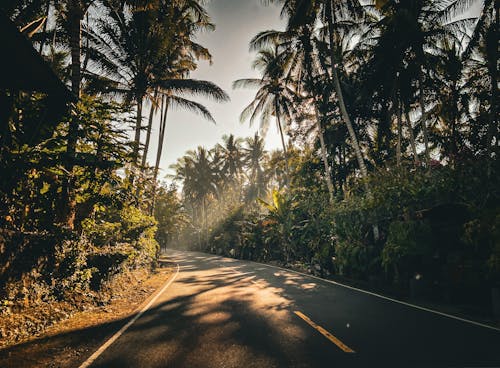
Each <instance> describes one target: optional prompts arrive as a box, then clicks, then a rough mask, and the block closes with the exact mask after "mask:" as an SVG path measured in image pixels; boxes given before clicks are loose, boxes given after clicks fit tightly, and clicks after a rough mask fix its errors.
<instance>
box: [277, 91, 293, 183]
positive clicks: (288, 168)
mask: <svg viewBox="0 0 500 368" xmlns="http://www.w3.org/2000/svg"><path fill="white" fill-rule="evenodd" d="M275 110H276V123H277V124H278V128H279V131H280V137H281V145H282V146H283V154H284V155H285V170H286V183H287V185H289V184H290V167H289V165H288V150H287V148H286V144H285V138H284V136H283V127H282V126H281V117H280V110H279V103H278V101H277V100H275Z"/></svg>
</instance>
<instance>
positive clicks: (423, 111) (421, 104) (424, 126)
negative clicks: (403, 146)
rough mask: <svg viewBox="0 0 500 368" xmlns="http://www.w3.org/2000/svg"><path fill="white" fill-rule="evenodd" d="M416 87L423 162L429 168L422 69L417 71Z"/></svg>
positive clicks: (429, 158) (429, 159) (429, 157)
mask: <svg viewBox="0 0 500 368" xmlns="http://www.w3.org/2000/svg"><path fill="white" fill-rule="evenodd" d="M418 88H419V90H420V96H419V98H420V111H421V113H422V117H421V119H420V124H421V125H422V134H423V136H424V147H425V164H426V166H427V169H428V170H430V162H431V156H430V152H429V135H428V131H427V124H426V121H427V119H426V115H427V114H426V113H425V103H424V83H423V78H422V71H420V73H419V79H418Z"/></svg>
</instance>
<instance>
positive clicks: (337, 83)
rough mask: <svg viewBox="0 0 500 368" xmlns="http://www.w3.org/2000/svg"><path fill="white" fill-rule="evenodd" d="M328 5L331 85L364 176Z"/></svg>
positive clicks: (364, 169)
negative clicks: (338, 66)
mask: <svg viewBox="0 0 500 368" xmlns="http://www.w3.org/2000/svg"><path fill="white" fill-rule="evenodd" d="M327 5H328V16H327V18H328V36H329V42H330V63H331V64H332V77H333V85H334V89H335V94H336V95H337V100H338V102H339V108H340V113H341V115H342V120H344V123H345V124H346V126H347V131H348V132H349V137H350V139H351V145H352V148H353V149H354V153H355V154H356V159H357V161H358V165H359V169H360V170H361V175H362V176H363V178H366V177H367V176H368V171H367V170H366V165H365V161H364V159H363V155H362V154H361V149H360V148H359V142H358V139H357V137H356V133H355V132H354V128H353V125H352V122H351V118H350V117H349V114H348V112H347V108H346V106H345V101H344V94H343V93H342V88H341V86H340V80H339V75H338V71H337V67H336V65H337V62H336V60H335V50H334V49H333V45H334V39H333V35H334V30H333V18H334V11H333V7H332V4H331V0H329V1H328V2H327ZM365 186H366V188H367V189H368V184H367V183H366V181H365Z"/></svg>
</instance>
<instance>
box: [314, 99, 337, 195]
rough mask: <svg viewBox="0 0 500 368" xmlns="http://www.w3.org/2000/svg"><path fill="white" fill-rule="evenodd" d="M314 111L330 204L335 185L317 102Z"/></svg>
mask: <svg viewBox="0 0 500 368" xmlns="http://www.w3.org/2000/svg"><path fill="white" fill-rule="evenodd" d="M314 109H315V114H316V119H315V120H316V127H317V129H318V138H319V143H320V146H321V158H322V160H323V164H324V166H325V177H326V179H325V180H326V186H327V188H328V194H329V197H330V202H333V183H332V173H331V171H330V165H329V164H328V156H327V151H326V145H325V137H324V135H323V127H322V126H321V119H320V115H319V111H318V106H317V104H316V102H315V103H314Z"/></svg>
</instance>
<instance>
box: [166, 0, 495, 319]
mask: <svg viewBox="0 0 500 368" xmlns="http://www.w3.org/2000/svg"><path fill="white" fill-rule="evenodd" d="M275 3H279V4H281V6H282V12H281V14H282V16H283V17H284V18H285V19H286V21H287V26H286V29H285V30H284V31H277V30H263V31H262V32H261V33H259V34H258V35H256V36H255V37H254V38H253V40H252V41H251V43H250V48H251V50H252V51H254V52H255V53H256V54H255V61H254V63H253V66H254V67H255V69H256V70H258V71H259V73H260V75H261V77H260V78H252V79H241V80H238V81H235V83H234V87H235V88H242V87H250V88H252V87H253V88H255V90H256V95H255V99H254V100H253V101H251V102H250V104H249V106H248V107H247V108H246V109H245V110H244V111H243V112H242V115H241V121H242V122H245V121H247V120H249V121H250V123H253V122H256V123H258V124H260V131H261V135H255V136H254V137H249V138H246V139H240V138H236V137H233V136H225V137H223V139H222V142H221V143H220V144H218V145H216V146H215V147H211V148H204V147H198V148H197V149H196V150H193V151H190V152H187V153H186V155H185V156H184V157H182V158H180V159H179V160H178V162H177V164H176V165H174V166H173V170H174V171H175V175H174V179H175V180H176V182H177V183H178V185H179V188H181V189H182V204H181V205H180V206H179V207H178V208H179V210H178V211H177V212H176V213H177V215H178V216H179V219H182V221H180V222H179V224H182V225H179V227H178V230H179V231H177V232H176V234H175V236H173V237H172V238H171V240H170V243H169V244H170V245H171V246H178V247H187V248H190V249H199V250H204V251H209V252H213V253H217V254H224V255H227V256H233V257H238V258H242V259H251V260H257V261H266V262H275V263H279V264H283V265H287V266H290V267H298V268H301V269H303V270H306V271H309V272H311V273H316V274H318V275H322V276H329V275H336V276H342V277H347V278H350V279H353V280H358V281H363V282H366V283H369V284H370V285H372V286H375V287H378V288H389V289H391V290H392V291H393V292H395V293H398V295H404V296H412V297H425V298H428V299H431V300H434V301H439V302H448V303H449V302H452V303H457V304H467V305H472V306H474V308H475V307H476V306H478V307H481V308H482V309H483V311H484V310H486V311H487V314H488V313H491V309H490V306H491V304H492V303H493V304H494V305H496V306H495V308H496V310H497V311H498V308H499V307H498V306H499V304H498V303H499V300H500V299H499V294H498V287H499V286H500V233H499V228H500V215H499V199H500V197H499V188H500V182H499V179H500V176H499V166H498V111H497V106H498V80H497V76H498V29H497V27H498V3H497V4H495V2H493V1H477V2H470V1H460V0H459V1H425V0H422V1H420V0H419V1H390V0H388V1H376V2H362V4H360V3H358V2H356V1H333V0H328V1H276V2H275ZM471 5H473V8H472V10H471V8H470V6H471ZM474 9H475V10H474ZM474 11H475V12H474ZM270 124H276V126H277V130H278V132H279V133H281V136H282V145H283V147H282V149H281V150H278V151H273V152H266V151H265V150H264V141H263V139H264V135H265V132H266V131H267V129H268V127H269V125H270ZM495 303H496V304H495Z"/></svg>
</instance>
